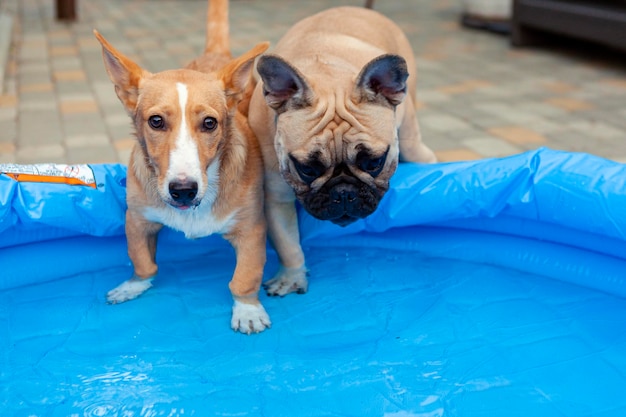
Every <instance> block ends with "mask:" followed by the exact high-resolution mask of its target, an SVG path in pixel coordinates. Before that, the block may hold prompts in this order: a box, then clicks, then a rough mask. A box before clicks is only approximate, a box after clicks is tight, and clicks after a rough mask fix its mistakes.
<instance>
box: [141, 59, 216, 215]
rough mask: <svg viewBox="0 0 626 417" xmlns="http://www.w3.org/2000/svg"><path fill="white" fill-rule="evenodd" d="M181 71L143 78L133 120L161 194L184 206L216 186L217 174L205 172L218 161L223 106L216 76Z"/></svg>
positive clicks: (171, 204) (195, 200)
mask: <svg viewBox="0 0 626 417" xmlns="http://www.w3.org/2000/svg"><path fill="white" fill-rule="evenodd" d="M182 71H184V70H182ZM182 71H181V70H178V71H171V72H165V73H160V74H158V75H156V76H154V77H153V78H150V79H147V80H146V81H145V82H144V83H143V84H142V86H141V91H142V92H141V93H140V95H139V97H138V101H137V109H136V114H135V126H136V130H137V137H138V139H139V141H140V144H141V146H142V148H143V149H144V151H145V153H146V155H147V158H148V161H149V163H150V165H151V166H152V167H153V168H154V171H155V173H156V175H157V190H158V194H159V197H160V198H161V199H162V200H163V202H165V203H166V204H169V205H170V206H172V207H175V208H178V209H181V210H185V209H188V208H190V207H195V206H197V205H198V204H200V202H201V201H202V199H203V198H205V196H206V194H207V192H209V193H215V192H216V190H214V189H213V188H215V187H214V183H215V182H216V180H217V179H216V178H210V177H209V176H208V174H207V173H208V172H209V171H210V170H209V167H211V166H212V164H213V168H217V164H218V163H219V162H218V161H217V157H216V156H217V153H218V149H219V148H220V140H221V138H222V137H223V135H224V132H225V126H224V124H225V122H226V117H227V108H226V98H225V95H224V92H223V91H224V89H223V86H222V83H221V82H220V81H218V80H216V79H215V77H211V76H210V75H206V74H201V73H197V74H192V76H186V77H181V76H180V74H181V73H182ZM175 73H178V76H177V77H173V75H174V74H175ZM214 162H215V163H214ZM211 171H212V172H211V174H212V176H214V175H217V172H213V171H216V170H211ZM213 197H214V196H213Z"/></svg>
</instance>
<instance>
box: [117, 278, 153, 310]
mask: <svg viewBox="0 0 626 417" xmlns="http://www.w3.org/2000/svg"><path fill="white" fill-rule="evenodd" d="M150 287H152V278H146V279H141V278H138V277H132V278H131V279H129V280H128V281H124V282H123V283H121V284H120V285H118V286H117V287H115V288H113V289H112V290H111V291H109V292H108V293H107V302H108V303H109V304H118V303H123V302H124V301H128V300H132V299H133V298H137V297H139V296H140V295H141V294H143V293H144V292H146V291H147V290H148V288H150Z"/></svg>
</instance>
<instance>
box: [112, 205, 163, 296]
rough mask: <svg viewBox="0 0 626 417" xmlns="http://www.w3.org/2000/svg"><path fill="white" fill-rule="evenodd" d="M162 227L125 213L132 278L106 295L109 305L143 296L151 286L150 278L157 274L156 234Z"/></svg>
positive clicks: (130, 211)
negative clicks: (132, 270) (132, 269)
mask: <svg viewBox="0 0 626 417" xmlns="http://www.w3.org/2000/svg"><path fill="white" fill-rule="evenodd" d="M162 227H163V225H161V224H158V223H152V222H149V221H147V220H146V219H144V218H143V216H141V215H139V214H137V213H134V212H133V211H132V210H127V211H126V240H127V242H128V256H129V257H130V260H131V262H132V263H133V268H134V272H133V277H132V278H131V279H129V280H127V281H124V282H123V283H122V284H121V285H119V286H117V287H116V288H114V289H112V290H111V291H109V292H108V293H107V301H108V302H109V303H111V304H117V303H123V302H124V301H128V300H132V299H134V298H137V297H139V296H140V295H141V294H143V293H144V292H145V291H146V290H147V289H148V288H150V287H151V286H152V278H153V277H154V276H155V275H156V273H157V269H158V268H157V265H156V244H157V234H158V232H159V230H161V228H162Z"/></svg>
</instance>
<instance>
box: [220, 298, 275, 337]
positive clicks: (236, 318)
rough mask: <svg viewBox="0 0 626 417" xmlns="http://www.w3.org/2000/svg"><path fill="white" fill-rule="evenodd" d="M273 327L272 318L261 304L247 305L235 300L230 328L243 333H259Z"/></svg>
mask: <svg viewBox="0 0 626 417" xmlns="http://www.w3.org/2000/svg"><path fill="white" fill-rule="evenodd" d="M271 326H272V322H271V321H270V316H268V315H267V312H266V311H265V309H264V308H263V306H262V305H261V304H246V303H242V302H240V301H237V300H235V304H233V317H232V319H231V321H230V327H232V328H233V330H235V331H239V332H241V333H246V334H250V333H259V332H262V331H263V330H265V329H267V328H269V327H271Z"/></svg>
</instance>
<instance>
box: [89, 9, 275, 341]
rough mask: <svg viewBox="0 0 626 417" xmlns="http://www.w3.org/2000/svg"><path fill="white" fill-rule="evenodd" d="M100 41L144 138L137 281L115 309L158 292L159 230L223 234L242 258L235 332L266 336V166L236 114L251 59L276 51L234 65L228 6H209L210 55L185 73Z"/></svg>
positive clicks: (138, 183)
mask: <svg viewBox="0 0 626 417" xmlns="http://www.w3.org/2000/svg"><path fill="white" fill-rule="evenodd" d="M94 33H95V35H96V37H97V38H98V40H99V41H100V43H101V44H102V51H103V58H104V64H105V68H106V70H107V73H108V74H109V77H110V78H111V81H112V82H113V84H114V85H115V91H116V93H117V96H118V97H119V99H120V101H121V102H122V104H123V105H124V107H125V108H126V110H127V111H128V113H129V115H130V117H131V119H132V120H133V123H134V127H135V131H136V136H137V142H136V144H135V146H134V148H133V151H132V156H131V160H130V163H129V166H128V174H127V176H128V178H127V203H128V210H127V212H126V237H127V241H128V253H129V256H130V259H131V261H132V263H133V266H134V275H133V277H132V278H131V279H129V280H128V281H125V282H124V283H122V284H121V285H119V286H118V287H117V288H115V289H113V290H111V291H110V292H109V293H108V294H107V298H108V301H109V302H110V303H121V302H124V301H127V300H131V299H133V298H136V297H138V296H139V295H141V294H142V293H143V292H144V291H146V290H147V289H148V288H150V287H151V286H152V283H151V281H152V278H153V277H154V276H155V275H156V273H157V265H156V263H155V252H156V240H157V233H158V232H159V230H160V229H161V228H162V226H168V227H171V228H173V229H176V230H179V231H182V232H183V233H184V234H185V236H186V237H187V238H199V237H203V236H207V235H210V234H213V233H219V234H221V235H223V237H224V238H226V239H227V240H228V241H229V242H230V243H231V244H232V245H233V247H234V248H235V251H236V256H237V266H236V268H235V273H234V275H233V278H232V280H231V282H230V285H229V286H230V290H231V292H232V295H233V297H234V306H233V312H232V320H231V326H232V328H233V329H234V330H238V331H241V332H243V333H251V332H260V331H263V330H264V329H265V328H266V327H269V326H270V319H269V317H268V315H267V313H266V312H265V309H264V308H263V306H262V305H261V304H260V302H259V299H258V291H259V289H260V286H261V280H262V276H263V267H264V264H265V257H266V255H265V249H266V248H265V241H266V223H265V218H264V215H263V190H262V179H263V168H262V160H261V154H260V150H259V146H258V142H257V141H256V138H255V136H254V134H253V133H252V131H251V130H250V128H249V126H248V124H247V120H246V118H245V116H244V115H243V114H242V113H241V112H240V111H238V109H237V107H238V105H240V104H241V103H242V102H247V100H248V99H249V97H246V91H248V95H249V94H250V91H251V90H250V88H247V86H248V84H249V82H250V81H251V72H252V68H253V66H254V60H255V58H256V57H257V56H258V55H259V54H261V53H262V52H263V51H265V50H266V49H267V48H268V46H269V44H268V43H261V44H259V45H257V46H256V47H255V48H253V49H252V50H250V51H249V52H247V53H245V54H244V55H242V56H241V57H239V58H237V59H233V58H232V57H231V55H230V52H229V45H228V1H226V0H212V1H211V2H210V4H209V10H208V18H207V41H206V50H205V53H204V55H203V56H201V57H199V58H197V59H196V60H195V61H193V62H192V63H191V64H189V65H188V66H187V67H186V68H185V69H178V70H171V71H163V72H159V73H154V74H152V73H150V72H148V71H146V70H144V69H142V68H141V67H139V66H138V65H137V64H136V63H134V62H133V61H131V60H130V59H129V58H127V57H126V56H124V55H123V54H121V53H120V52H119V51H117V50H116V49H115V48H113V47H112V46H111V45H110V44H109V43H108V42H107V41H106V40H105V39H104V38H103V37H102V36H101V35H100V34H99V33H98V32H96V31H94ZM244 107H245V106H244Z"/></svg>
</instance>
